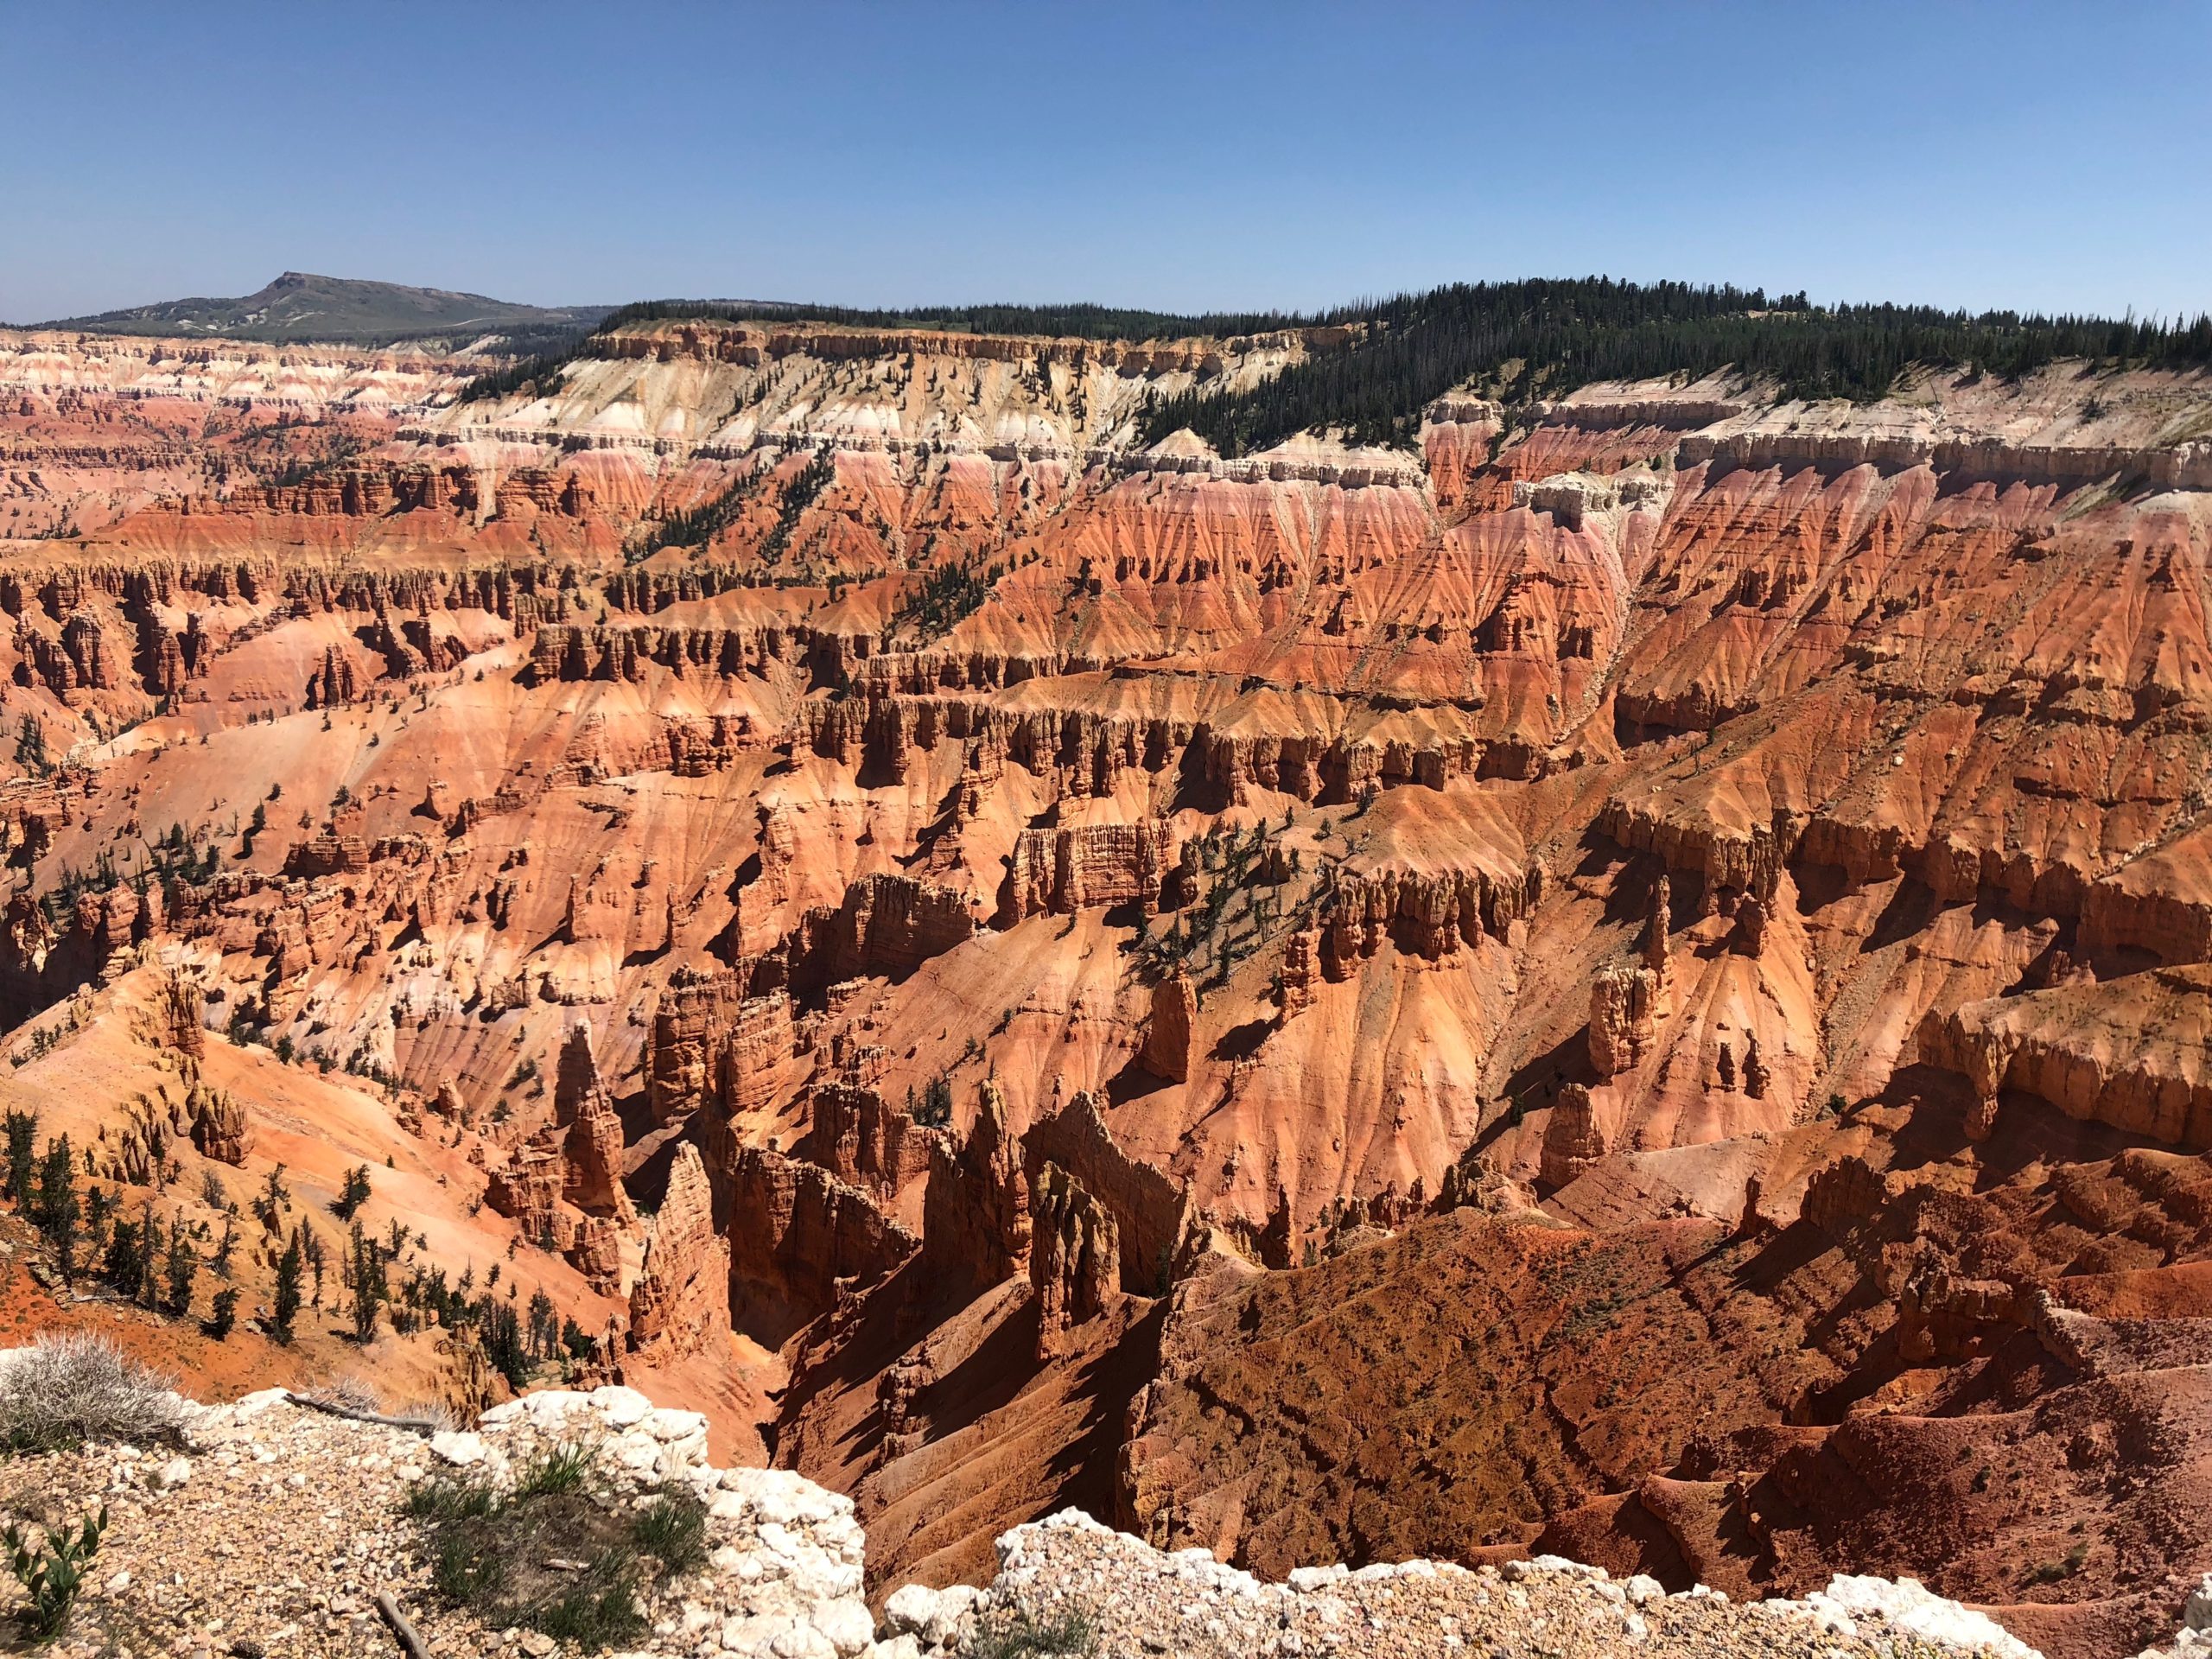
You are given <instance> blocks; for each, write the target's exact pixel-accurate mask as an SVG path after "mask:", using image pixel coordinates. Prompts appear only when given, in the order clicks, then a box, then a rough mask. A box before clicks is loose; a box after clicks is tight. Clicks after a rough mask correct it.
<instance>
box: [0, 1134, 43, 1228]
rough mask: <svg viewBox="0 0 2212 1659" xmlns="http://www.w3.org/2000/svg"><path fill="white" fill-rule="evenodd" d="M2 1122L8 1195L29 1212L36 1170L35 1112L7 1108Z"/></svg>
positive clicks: (21, 1208) (21, 1209) (23, 1209)
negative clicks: (6, 1150) (6, 1151)
mask: <svg viewBox="0 0 2212 1659" xmlns="http://www.w3.org/2000/svg"><path fill="white" fill-rule="evenodd" d="M5 1124H6V1134H7V1140H8V1189H7V1190H8V1196H9V1198H11V1199H13V1200H14V1201H15V1205H16V1209H18V1210H20V1211H22V1212H23V1213H24V1214H25V1215H29V1213H30V1211H31V1196H32V1193H33V1192H34V1190H35V1181H36V1179H37V1172H38V1152H37V1146H38V1116H37V1114H35V1113H34V1112H10V1113H9V1114H8V1116H7V1118H6V1120H5Z"/></svg>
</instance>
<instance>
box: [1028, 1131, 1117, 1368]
mask: <svg viewBox="0 0 2212 1659" xmlns="http://www.w3.org/2000/svg"><path fill="white" fill-rule="evenodd" d="M1029 1216H1030V1243H1029V1287H1030V1290H1031V1293H1032V1294H1033V1295H1034V1296H1035V1298H1036V1300H1037V1357H1038V1358H1039V1359H1049V1358H1051V1357H1052V1356H1053V1355H1054V1354H1056V1353H1058V1352H1060V1351H1061V1350H1062V1348H1063V1347H1064V1346H1065V1343H1066V1341H1067V1335H1068V1332H1069V1330H1070V1328H1071V1326H1074V1325H1082V1324H1084V1323H1085V1322H1086V1321H1088V1320H1090V1319H1096V1318H1097V1317H1098V1316H1099V1315H1100V1314H1101V1313H1104V1312H1105V1311H1106V1308H1107V1306H1108V1304H1109V1302H1110V1301H1111V1300H1112V1299H1113V1298H1114V1297H1116V1296H1118V1295H1119V1294H1121V1283H1122V1242H1121V1232H1120V1230H1119V1229H1118V1228H1116V1226H1115V1224H1114V1218H1113V1217H1111V1216H1109V1214H1107V1213H1106V1208H1105V1206H1104V1205H1102V1204H1100V1203H1099V1202H1098V1200H1097V1199H1096V1198H1093V1197H1091V1195H1090V1193H1089V1192H1085V1191H1084V1189H1083V1187H1082V1186H1081V1185H1079V1184H1078V1183H1077V1181H1076V1179H1075V1178H1074V1177H1073V1176H1071V1175H1070V1174H1069V1173H1067V1171H1065V1170H1064V1169H1062V1168H1061V1167H1060V1166H1058V1164H1054V1163H1047V1164H1046V1165H1045V1166H1044V1167H1043V1168H1042V1169H1040V1170H1039V1171H1038V1172H1037V1176H1036V1179H1035V1180H1034V1181H1033V1183H1032V1184H1031V1186H1030V1190H1029Z"/></svg>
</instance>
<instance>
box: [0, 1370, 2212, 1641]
mask: <svg viewBox="0 0 2212 1659" xmlns="http://www.w3.org/2000/svg"><path fill="white" fill-rule="evenodd" d="M176 1405H177V1409H178V1419H179V1427H178V1429H177V1431H176V1438H177V1440H179V1442H180V1444H179V1445H175V1446H166V1447H162V1448H158V1449H156V1448H151V1447H142V1446H124V1445H111V1444H99V1445H92V1446H83V1447H79V1448H77V1449H75V1450H72V1451H67V1452H48V1453H43V1454H36V1455H20V1456H16V1457H13V1458H0V1508H4V1509H5V1510H7V1511H8V1512H9V1513H10V1514H11V1515H13V1516H17V1517H21V1518H24V1519H28V1520H29V1521H31V1522H36V1523H40V1524H46V1523H53V1524H61V1523H63V1522H67V1521H68V1520H70V1519H71V1518H73V1517H74V1516H79V1515H81V1514H83V1513H86V1512H88V1511H92V1510H97V1509H99V1507H101V1506H103V1505H105V1507H106V1509H107V1510H108V1513H109V1516H110V1526H109V1530H108V1533H107V1536H106V1539H105V1542H104V1543H103V1545H102V1547H101V1548H100V1550H99V1554H98V1555H97V1556H96V1557H95V1558H94V1560H93V1562H92V1568H91V1573H90V1582H89V1584H88V1586H87V1589H86V1592H85V1594H84V1596H83V1598H82V1599H81V1600H80V1602H79V1605H78V1608H77V1611H76V1613H75V1616H74V1617H73V1619H72V1621H71V1624H70V1625H69V1628H68V1630H67V1632H66V1633H65V1634H64V1635H63V1637H61V1638H60V1642H59V1643H57V1644H56V1647H55V1648H54V1649H53V1650H54V1651H56V1652H58V1653H60V1654H61V1655H64V1656H70V1659H75V1656H80V1655H81V1656H87V1659H89V1656H93V1655H99V1656H103V1659H147V1656H156V1655H174V1656H177V1659H219V1656H233V1659H288V1656H293V1655H300V1656H316V1655H341V1654H342V1655H347V1656H377V1659H387V1656H394V1655H398V1654H399V1653H400V1652H401V1648H400V1645H399V1638H398V1637H397V1633H396V1627H395V1626H394V1625H393V1624H392V1623H391V1621H390V1620H389V1619H387V1618H385V1617H382V1616H380V1614H379V1612H378V1600H379V1598H380V1597H389V1598H390V1599H391V1603H392V1604H393V1605H394V1606H395V1607H396V1608H397V1610H400V1611H402V1612H403V1613H404V1618H405V1619H406V1620H407V1621H408V1623H409V1624H410V1625H411V1627H412V1630H413V1632H414V1634H416V1636H417V1637H419V1639H420V1641H421V1643H422V1645H423V1648H424V1649H426V1650H427V1653H428V1654H429V1656H431V1659H444V1656H449V1655H450V1656H461V1655H482V1656H486V1659H495V1656H528V1659H549V1656H551V1655H553V1654H555V1653H556V1651H569V1652H573V1651H576V1649H575V1647H574V1645H573V1644H570V1643H559V1642H556V1641H555V1640H554V1639H553V1638H552V1637H548V1636H546V1635H543V1634H542V1633H539V1632H537V1631H534V1630H522V1629H505V1630H500V1629H493V1628H489V1627H488V1626H487V1625H486V1624H484V1623H482V1622H480V1620H478V1619H477V1618H474V1617H473V1616H471V1615H470V1614H468V1613H467V1612H465V1611H457V1610H455V1609H454V1608H453V1607H450V1606H448V1605H446V1604H445V1602H444V1600H443V1599H442V1597H441V1596H440V1595H439V1594H438V1593H437V1592H436V1590H435V1586H434V1583H433V1580H432V1576H431V1569H430V1567H429V1565H428V1563H427V1561H426V1558H425V1551H424V1550H423V1547H422V1536H423V1535H422V1531H421V1525H422V1523H421V1522H418V1521H417V1520H416V1519H414V1518H411V1517H410V1516H409V1515H408V1513H407V1512H406V1508H405V1505H406V1500H407V1496H408V1493H409V1492H410V1490H412V1489H414V1488H415V1487H416V1486H417V1485H418V1484H420V1483H422V1482H424V1481H426V1480H429V1479H431V1478H434V1477H437V1476H441V1475H442V1476H444V1477H445V1478H448V1479H454V1478H463V1477H474V1478H477V1479H479V1480H485V1481H489V1482H491V1483H493V1484H496V1483H498V1482H499V1481H500V1480H503V1479H512V1478H513V1473H512V1471H517V1470H520V1469H523V1468H525V1467H528V1466H530V1464H531V1459H535V1458H541V1457H542V1456H543V1454H544V1452H546V1451H547V1450H548V1449H550V1448H555V1447H562V1446H575V1445H577V1444H579V1443H588V1444H591V1445H593V1446H595V1447H596V1448H597V1456H596V1458H595V1460H594V1464H595V1468H596V1469H597V1471H598V1473H597V1475H596V1477H595V1485H596V1491H597V1501H599V1502H601V1503H604V1504H605V1505H607V1507H608V1508H609V1509H610V1510H613V1511H615V1512H620V1511H622V1510H626V1509H636V1508H639V1507H642V1506H644V1505H646V1504H649V1503H652V1502H653V1500H654V1498H655V1497H656V1496H660V1495H665V1494H667V1493H669V1492H671V1491H683V1492H687V1493H690V1494H691V1495H694V1496H696V1497H697V1498H698V1499H699V1500H700V1501H701V1503H703V1505H704V1508H705V1524H706V1538H705V1541H704V1548H703V1550H702V1565H701V1566H700V1567H698V1568H697V1569H696V1570H695V1571H692V1572H690V1573H685V1574H683V1576H681V1577H678V1578H675V1579H673V1580H668V1581H666V1582H658V1583H656V1584H655V1585H654V1586H653V1593H652V1595H651V1596H650V1598H649V1599H648V1604H647V1607H646V1612H647V1616H648V1618H649V1620H650V1632H649V1634H646V1635H644V1636H642V1637H639V1639H638V1640H637V1641H636V1643H634V1645H632V1646H631V1647H630V1648H629V1649H628V1651H631V1652H634V1653H638V1654H652V1655H664V1656H677V1655H685V1656H702V1659H704V1656H710V1655H723V1654H728V1655H733V1656H740V1659H744V1656H764V1659H923V1656H954V1655H960V1656H982V1655H989V1656H995V1659H996V1656H1011V1655H1016V1654H1027V1655H1047V1654H1053V1653H1069V1654H1077V1653H1088V1654H1095V1655H1099V1656H1120V1655H1130V1656H1144V1655H1154V1654H1171V1655H1190V1656H1198V1659H1213V1656H1220V1659H1255V1656H1274V1655H1293V1656H1316V1655H1341V1656H1347V1659H1349V1656H1355V1655H1357V1656H1392V1655H1430V1654H1437V1655H1442V1654H1462V1653H1465V1654H1498V1655H1507V1654H1511V1655H1523V1654H1526V1655H1536V1654H1541V1655H1547V1656H1554V1659H1571V1656H1579V1655H1593V1654H1616V1653H1626V1652H1630V1651H1652V1652H1663V1653H1667V1654H1675V1655H1686V1656H1707V1655H1710V1656H1737V1655H1743V1656H1751V1655H1760V1656H1785V1659H1786V1656H1796V1655H1803V1656H1807V1659H1857V1656H1862V1655H1864V1656H1870V1659H1871V1656H1881V1659H1919V1656H1929V1659H1954V1656H1957V1655H1959V1654H1961V1653H1967V1652H1978V1653H1986V1654H1991V1655H1995V1656H1999V1659H2033V1656H2032V1654H2031V1649H2028V1648H2027V1647H2026V1646H2025V1645H2024V1644H2023V1643H2019V1642H2018V1641H2017V1640H2015V1639H2014V1638H2012V1637H2011V1636H2009V1635H2007V1634H2006V1633H2005V1631H2004V1630H2000V1629H1999V1627H1998V1626H1997V1625H1995V1624H1993V1623H1991V1622H1990V1621H1989V1620H1988V1619H1987V1618H1984V1617H1982V1616H1981V1615H1980V1614H1978V1613H1975V1612H1973V1611H1970V1610H1968V1609H1967V1608H1964V1607H1961V1606H1960V1605H1958V1604H1957V1603H1955V1602H1949V1601H1945V1600H1943V1599H1941V1598H1938V1597H1935V1596H1932V1595H1929V1594H1928V1593H1927V1592H1925V1591H1924V1590H1923V1589H1922V1588H1921V1587H1920V1586H1918V1585H1917V1584H1916V1583H1914V1582H1913V1581H1912V1580H1903V1581H1901V1582H1899V1583H1895V1584H1892V1583H1890V1582H1888V1581H1886V1580H1874V1579H1847V1578H1839V1579H1837V1580H1834V1583H1833V1584H1832V1585H1831V1586H1829V1588H1828V1590H1827V1592H1825V1593H1823V1594H1818V1595H1814V1596H1810V1597H1808V1598H1807V1599H1804V1600H1803V1601H1798V1602H1783V1601H1771V1602H1762V1603H1750V1604H1734V1603H1731V1602H1730V1601H1729V1600H1728V1599H1727V1598H1726V1597H1725V1596H1722V1595H1719V1594H1718V1593H1716V1592H1711V1591H1707V1590H1704V1589H1701V1588H1700V1589H1695V1590H1692V1591H1689V1592H1686V1593H1682V1594H1677V1595H1669V1594H1667V1593H1666V1592H1664V1591H1663V1590H1662V1588H1661V1587H1660V1586H1659V1585H1658V1584H1656V1582H1654V1581H1653V1580H1649V1579H1645V1578H1632V1579H1629V1580H1625V1581H1615V1580H1611V1579H1609V1578H1608V1577H1607V1576H1606V1574H1605V1573H1602V1572H1599V1571H1598V1570H1597V1569H1595V1568H1591V1567H1580V1566H1576V1565H1574V1564H1573V1563H1571V1562H1567V1561H1562V1560H1556V1559H1554V1558H1541V1559H1539V1560H1535V1561H1529V1562H1516V1563H1513V1564H1510V1565H1508V1566H1506V1567H1502V1568H1490V1567H1484V1568H1480V1569H1474V1570H1470V1569H1468V1568H1465V1567H1458V1566H1453V1565H1449V1564H1432V1563H1429V1562H1426V1561H1413V1562H1408V1563H1405V1564H1402V1565H1399V1566H1388V1567H1364V1568H1362V1569H1360V1570H1358V1571H1357V1572H1353V1571H1348V1570H1347V1569H1345V1568H1344V1567H1315V1568H1307V1569H1302V1570H1300V1571H1299V1572H1297V1573H1293V1574H1292V1576H1291V1580H1290V1582H1289V1583H1287V1584H1268V1583H1262V1582H1261V1581H1259V1580H1255V1579H1254V1578H1252V1577H1251V1576H1250V1575H1249V1573H1243V1572H1241V1571H1238V1570H1237V1569H1236V1568H1234V1567H1226V1566H1224V1565H1222V1564H1221V1563H1219V1562H1217V1561H1215V1560H1213V1559H1212V1558H1211V1556H1210V1555H1208V1554H1206V1553H1205V1551H1203V1550H1184V1551H1180V1552H1178V1553H1176V1554H1161V1553H1160V1552H1159V1551H1157V1550H1155V1549H1153V1548H1150V1547H1148V1546H1147V1545H1145V1544H1144V1543H1142V1542H1141V1541H1138V1540H1136V1539H1135V1538H1131V1537H1128V1536H1127V1535H1122V1534H1120V1533H1116V1532H1114V1531H1112V1530H1110V1529H1107V1528H1105V1527H1102V1526H1100V1525H1099V1524H1098V1523H1097V1522H1095V1521H1093V1520H1091V1519H1090V1518H1089V1517H1088V1516H1084V1515H1081V1514H1079V1513H1077V1511H1074V1510H1068V1511H1065V1512H1063V1513H1062V1514H1059V1515H1057V1516H1052V1518H1050V1519H1049V1520H1046V1521H1043V1522H1036V1523H1034V1524H1032V1525H1028V1526H1022V1527H1017V1528H1015V1529H1013V1530H1012V1531H1010V1532H1008V1533H1007V1534H1006V1535H1004V1536H1003V1537H1002V1538H1001V1540H1000V1541H999V1572H998V1576H997V1577H996V1578H995V1580H993V1582H992V1583H991V1585H990V1586H988V1588H986V1589H981V1590H978V1589H976V1588H973V1587H968V1586H956V1587H954V1588H950V1589H945V1590H931V1589H929V1588H926V1587H925V1586H918V1585H910V1586H905V1587H902V1588H900V1589H898V1590H895V1591H893V1592H892V1593H891V1594H890V1595H889V1596H888V1597H887V1598H886V1599H885V1601H884V1604H883V1607H882V1611H881V1614H880V1617H878V1616H876V1615H875V1614H874V1613H872V1612H871V1611H870V1609H869V1606H868V1603H867V1601H866V1600H865V1599H863V1595H862V1582H863V1572H864V1566H865V1562H864V1556H863V1549H864V1539H863V1535H862V1533H861V1528H860V1526H859V1525H858V1524H857V1522H855V1519H854V1516H853V1506H852V1503H851V1501H850V1500H849V1499H848V1498H845V1497H840V1496H837V1495H836V1494H835V1493H831V1492H828V1491H823V1490H822V1489H821V1488H819V1487H817V1486H816V1485H814V1484H812V1483H811V1482H809V1481H807V1480H805V1479H804V1478H801V1477H799V1476H798V1475H796V1474H793V1473H791V1472H789V1471H782V1470H765V1469H730V1470H723V1469H717V1468H715V1467H714V1466H713V1465H711V1464H709V1463H708V1462H707V1461H706V1444H707V1436H706V1423H705V1421H704V1420H703V1419H702V1418H701V1417H700V1416H699V1415H698V1414H696V1413H692V1412H682V1411H669V1410H664V1409H658V1408H655V1407H654V1406H653V1404H652V1402H651V1401H649V1400H647V1399H646V1398H645V1396H644V1395H641V1394H639V1393H637V1392H636V1391H635V1390H633V1389H623V1388H604V1389H594V1390H593V1391H592V1392H590V1393H588V1394H584V1393H573V1392H558V1391H549V1392H543V1393H535V1394H531V1395H524V1397H523V1398H521V1399H519V1400H518V1401H515V1402H512V1403H510V1404H507V1405H505V1406H501V1407H499V1408H496V1409H494V1410H493V1411H491V1412H489V1413H487V1414H486V1415H485V1417H484V1418H483V1420H482V1421H481V1422H480V1424H479V1425H478V1426H477V1427H475V1428H474V1429H473V1430H469V1431H465V1432H455V1431H452V1430H443V1431H440V1432H435V1433H424V1432H423V1431H421V1430H418V1429H411V1428H406V1427H394V1426H391V1425H389V1424H385V1423H378V1422H366V1421H355V1420H353V1419H351V1418H347V1417H343V1416H337V1415H333V1414H330V1413H329V1412H328V1411H327V1409H320V1408H315V1407H312V1406H310V1405H308V1404H306V1403H303V1402H300V1401H299V1400H298V1399H297V1398H296V1397H295V1396H293V1395H289V1394H287V1393H285V1392H284V1391H283V1390H270V1391H267V1392H264V1393H261V1394H256V1395H249V1396H248V1397H246V1398H245V1399H244V1400H241V1401H239V1402H237V1403H236V1404H233V1405H227V1406H213V1407H203V1406H199V1405H196V1404H193V1403H192V1402H183V1401H179V1402H176ZM556 1565H560V1564H559V1563H556ZM2194 1606H2195V1604H2194V1603H2192V1607H2194ZM2208 1611H2212V1609H2209V1610H2208ZM2208 1622H2212V1621H2208ZM2191 1644H2192V1638H2191V1637H2190V1636H2189V1635H2188V1634H2187V1633H2184V1636H2183V1638H2182V1639H2181V1640H2180V1641H2179V1643H2177V1645H2178V1646H2179V1647H2180V1648H2181V1649H2184V1650H2186V1649H2190V1647H2191Z"/></svg>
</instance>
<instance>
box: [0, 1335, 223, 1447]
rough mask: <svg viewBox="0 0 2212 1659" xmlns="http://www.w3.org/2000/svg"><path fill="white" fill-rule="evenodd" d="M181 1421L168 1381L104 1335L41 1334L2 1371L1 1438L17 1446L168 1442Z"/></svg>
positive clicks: (0, 1441) (182, 1410)
mask: <svg viewBox="0 0 2212 1659" xmlns="http://www.w3.org/2000/svg"><path fill="white" fill-rule="evenodd" d="M184 1420H185V1408H184V1402H182V1401H181V1400H180V1399H179V1398H178V1397H177V1395H175V1392H174V1391H173V1389H172V1379H170V1378H168V1377H167V1376H162V1374H161V1373H160V1372H158V1371H156V1370H153V1369H152V1368H151V1367H149V1366H146V1365H143V1364H141V1363H138V1362H137V1360H135V1359H132V1358H130V1357H129V1356H128V1355H126V1354H125V1353H124V1351H122V1350H121V1349H119V1348H118V1347H117V1346H116V1345H115V1344H113V1343H112V1342H110V1341H109V1340H108V1339H107V1338H105V1337H101V1336H93V1335H89V1334H83V1333H73V1334H70V1335H66V1336H44V1337H41V1338H38V1339H37V1340H36V1341H35V1342H34V1343H32V1344H31V1345H30V1346H29V1347H28V1348H23V1349H19V1350H17V1351H16V1354H15V1356H14V1357H13V1358H12V1359H10V1361H9V1362H8V1363H7V1364H6V1366H5V1368H4V1369H0V1444H4V1445H6V1446H10V1447H12V1448H13V1449H15V1450H16V1451H19V1452H52V1451H58V1450H60V1449H62V1448H63V1447H67V1446H81V1445H83V1444H84V1443H85V1442H86V1441H88V1440H128V1441H130V1442H132V1443H133V1444H136V1445H145V1444H149V1443H152V1442H161V1441H173V1440H175V1439H176V1438H177V1436H178V1434H179V1433H180V1432H181V1430H182V1428H183V1427H184Z"/></svg>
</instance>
